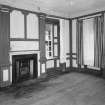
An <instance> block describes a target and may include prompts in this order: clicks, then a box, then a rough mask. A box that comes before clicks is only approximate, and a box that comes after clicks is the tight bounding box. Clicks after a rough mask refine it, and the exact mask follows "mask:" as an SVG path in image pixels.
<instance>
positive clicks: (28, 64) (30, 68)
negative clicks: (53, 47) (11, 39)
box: [12, 54, 37, 83]
mask: <svg viewBox="0 0 105 105" xmlns="http://www.w3.org/2000/svg"><path fill="white" fill-rule="evenodd" d="M12 78H13V79H12V80H13V83H17V82H21V81H24V80H27V79H34V78H37V54H27V55H13V56H12Z"/></svg>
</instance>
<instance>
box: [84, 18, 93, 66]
mask: <svg viewBox="0 0 105 105" xmlns="http://www.w3.org/2000/svg"><path fill="white" fill-rule="evenodd" d="M83 45H84V46H83V48H84V64H85V65H90V66H94V20H93V19H87V20H84V21H83Z"/></svg>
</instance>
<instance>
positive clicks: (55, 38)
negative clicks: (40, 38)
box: [45, 21, 60, 59]
mask: <svg viewBox="0 0 105 105" xmlns="http://www.w3.org/2000/svg"><path fill="white" fill-rule="evenodd" d="M58 26H59V21H57V23H55V22H53V21H47V22H46V31H45V40H46V58H47V59H53V58H58V57H59V45H60V43H59V30H58Z"/></svg>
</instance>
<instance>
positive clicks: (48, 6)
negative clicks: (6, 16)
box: [0, 0, 105, 17]
mask: <svg viewBox="0 0 105 105" xmlns="http://www.w3.org/2000/svg"><path fill="white" fill-rule="evenodd" d="M0 3H1V4H7V5H10V6H15V7H21V8H22V7H24V8H26V9H31V10H35V11H40V12H44V13H48V14H51V15H58V16H63V17H76V16H80V15H85V14H88V13H93V12H97V11H102V10H105V0H0Z"/></svg>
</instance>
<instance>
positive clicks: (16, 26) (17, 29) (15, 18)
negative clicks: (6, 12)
mask: <svg viewBox="0 0 105 105" xmlns="http://www.w3.org/2000/svg"><path fill="white" fill-rule="evenodd" d="M10 37H11V38H24V15H23V14H22V13H21V12H20V11H16V10H14V11H13V12H12V13H11V14H10Z"/></svg>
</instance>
